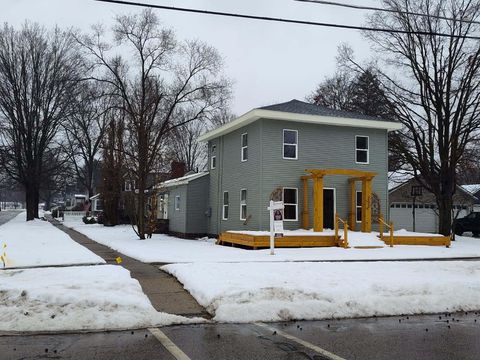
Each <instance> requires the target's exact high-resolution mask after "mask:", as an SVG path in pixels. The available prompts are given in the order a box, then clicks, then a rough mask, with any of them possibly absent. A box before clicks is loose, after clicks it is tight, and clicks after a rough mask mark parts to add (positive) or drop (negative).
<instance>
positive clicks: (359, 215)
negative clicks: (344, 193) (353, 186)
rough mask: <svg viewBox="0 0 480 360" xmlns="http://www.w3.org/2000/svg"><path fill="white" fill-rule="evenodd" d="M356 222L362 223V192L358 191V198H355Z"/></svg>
mask: <svg viewBox="0 0 480 360" xmlns="http://www.w3.org/2000/svg"><path fill="white" fill-rule="evenodd" d="M355 211H356V215H355V220H356V221H357V223H359V222H362V192H361V191H357V194H356V197H355Z"/></svg>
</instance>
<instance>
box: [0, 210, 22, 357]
mask: <svg viewBox="0 0 480 360" xmlns="http://www.w3.org/2000/svg"><path fill="white" fill-rule="evenodd" d="M20 212H21V210H2V211H0V225H2V224H5V223H6V222H7V221H10V220H12V219H13V218H14V217H15V216H17V215H18V214H19V213H20ZM0 356H1V355H0ZM0 359H1V357H0Z"/></svg>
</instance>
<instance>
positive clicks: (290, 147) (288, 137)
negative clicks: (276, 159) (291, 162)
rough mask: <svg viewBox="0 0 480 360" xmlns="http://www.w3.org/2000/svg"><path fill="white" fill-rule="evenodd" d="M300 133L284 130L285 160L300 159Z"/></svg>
mask: <svg viewBox="0 0 480 360" xmlns="http://www.w3.org/2000/svg"><path fill="white" fill-rule="evenodd" d="M297 152H298V131H297V130H288V129H283V158H284V159H298V154H297Z"/></svg>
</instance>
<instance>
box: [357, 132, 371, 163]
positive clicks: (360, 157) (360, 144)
mask: <svg viewBox="0 0 480 360" xmlns="http://www.w3.org/2000/svg"><path fill="white" fill-rule="evenodd" d="M368 142H369V141H368V136H361V135H357V136H355V162H356V163H357V164H368V162H369V151H368V147H369V144H368Z"/></svg>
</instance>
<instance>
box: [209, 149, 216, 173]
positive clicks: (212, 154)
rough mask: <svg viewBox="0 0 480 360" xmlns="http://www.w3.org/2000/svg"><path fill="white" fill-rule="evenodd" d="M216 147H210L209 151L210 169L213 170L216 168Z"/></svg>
mask: <svg viewBox="0 0 480 360" xmlns="http://www.w3.org/2000/svg"><path fill="white" fill-rule="evenodd" d="M216 150H217V146H216V145H212V147H211V149H210V169H212V170H213V169H215V168H216V167H217V154H216Z"/></svg>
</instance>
